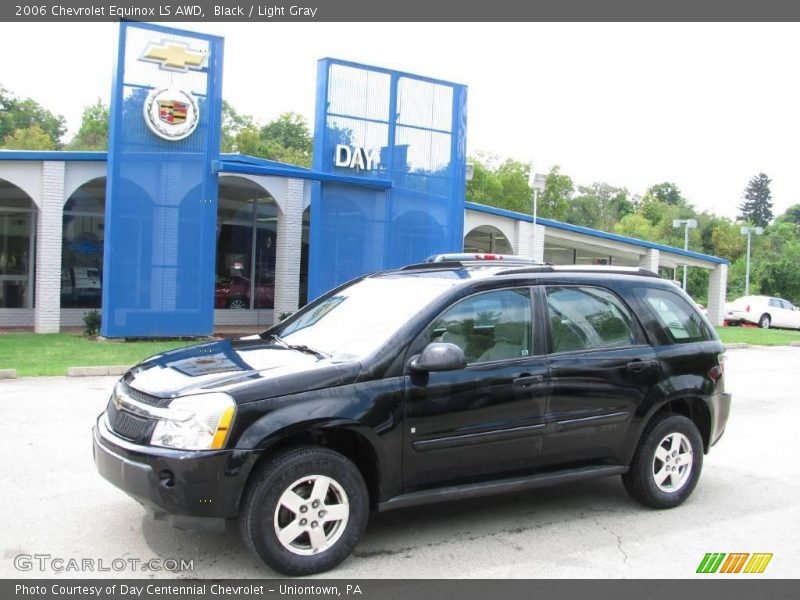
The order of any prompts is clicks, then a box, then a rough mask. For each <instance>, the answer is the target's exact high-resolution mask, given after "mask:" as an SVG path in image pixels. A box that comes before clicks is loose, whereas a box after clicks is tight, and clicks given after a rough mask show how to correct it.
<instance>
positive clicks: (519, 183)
mask: <svg viewBox="0 0 800 600" xmlns="http://www.w3.org/2000/svg"><path fill="white" fill-rule="evenodd" d="M530 172H531V166H530V165H529V164H526V163H523V162H520V161H518V160H514V159H511V158H508V159H506V160H505V161H503V163H502V164H501V165H500V166H499V167H498V168H497V179H498V180H499V181H500V185H501V186H503V192H502V197H503V202H504V203H505V204H506V208H508V209H510V210H515V211H517V212H521V213H530V212H531V210H532V204H531V203H532V201H533V190H531V188H530V186H529V185H528V176H529V175H530Z"/></svg>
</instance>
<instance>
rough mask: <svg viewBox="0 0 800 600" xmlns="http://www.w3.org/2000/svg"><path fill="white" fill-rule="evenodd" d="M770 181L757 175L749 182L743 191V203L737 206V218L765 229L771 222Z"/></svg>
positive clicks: (762, 174) (762, 175)
mask: <svg viewBox="0 0 800 600" xmlns="http://www.w3.org/2000/svg"><path fill="white" fill-rule="evenodd" d="M770 183H772V180H771V179H770V178H769V177H767V176H766V175H765V174H764V173H759V174H758V175H756V176H755V177H753V178H752V179H751V180H750V183H748V184H747V187H746V188H745V190H744V201H743V202H742V203H741V204H740V205H739V218H740V219H741V220H742V221H747V222H750V223H753V224H754V225H758V226H759V227H766V226H767V225H768V224H769V222H770V221H771V220H772V192H771V191H770V189H769V184H770Z"/></svg>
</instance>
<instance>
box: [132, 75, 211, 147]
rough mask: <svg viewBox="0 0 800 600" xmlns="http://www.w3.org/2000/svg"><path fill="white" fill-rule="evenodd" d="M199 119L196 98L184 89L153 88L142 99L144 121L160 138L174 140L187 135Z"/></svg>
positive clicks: (191, 131)
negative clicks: (145, 97)
mask: <svg viewBox="0 0 800 600" xmlns="http://www.w3.org/2000/svg"><path fill="white" fill-rule="evenodd" d="M199 120H200V110H199V109H198V107H197V100H195V98H194V96H192V94H191V93H189V92H186V91H184V90H179V89H176V88H160V89H155V90H152V91H151V92H150V93H149V94H148V95H147V99H146V100H145V101H144V121H145V123H147V126H148V127H149V128H150V131H152V132H153V133H155V134H156V135H157V136H158V137H160V138H162V139H165V140H169V141H176V140H182V139H184V138H187V137H189V136H190V135H192V133H193V132H194V130H195V128H196V127H197V123H198V121H199Z"/></svg>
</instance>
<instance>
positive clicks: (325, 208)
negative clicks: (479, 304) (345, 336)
mask: <svg viewBox="0 0 800 600" xmlns="http://www.w3.org/2000/svg"><path fill="white" fill-rule="evenodd" d="M466 98H467V89H466V87H465V86H463V85H459V84H455V83H450V82H446V81H440V80H436V79H431V78H429V77H421V76H418V75H412V74H409V73H402V72H399V71H392V70H389V69H383V68H380V67H371V66H366V65H361V64H357V63H352V62H346V61H341V60H335V59H330V58H326V59H323V60H321V61H320V62H319V64H318V70H317V110H316V118H315V132H316V136H315V138H314V171H316V172H320V173H323V174H328V175H329V176H336V177H338V178H339V180H338V181H331V179H330V177H327V178H326V177H318V178H317V180H318V181H319V183H315V184H314V186H313V188H312V194H311V228H310V245H309V276H308V279H309V283H308V290H309V298H310V299H313V298H315V297H317V296H319V295H321V294H323V293H325V292H326V291H327V290H329V289H330V288H332V287H334V286H336V285H338V284H340V283H342V282H344V281H347V280H348V279H350V278H352V277H355V276H358V275H362V274H364V273H368V272H370V271H375V270H379V269H386V268H393V267H397V266H401V265H404V264H408V263H411V262H416V261H419V260H422V259H424V258H425V257H427V256H429V255H431V254H437V253H441V252H455V251H460V250H461V248H462V245H463V242H462V240H463V229H464V185H465V182H464V174H465V168H466V127H467V123H466ZM340 146H344V147H345V148H346V150H342V149H341V148H340ZM359 151H360V152H362V154H361V156H357V154H356V153H357V152H359ZM348 157H350V158H352V160H350V161H348V160H347V158H348ZM370 157H371V158H370ZM342 163H348V164H344V165H343V164H342ZM350 181H352V184H350V185H348V184H347V183H348V182H350ZM382 181H389V182H391V187H390V188H388V189H385V190H375V189H369V188H368V187H365V186H370V187H377V186H376V185H375V184H376V183H378V182H382ZM359 183H360V184H361V185H358V184H359Z"/></svg>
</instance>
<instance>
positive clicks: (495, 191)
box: [465, 157, 503, 206]
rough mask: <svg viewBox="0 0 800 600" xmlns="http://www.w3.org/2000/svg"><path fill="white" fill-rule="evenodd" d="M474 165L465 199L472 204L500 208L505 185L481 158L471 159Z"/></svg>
mask: <svg viewBox="0 0 800 600" xmlns="http://www.w3.org/2000/svg"><path fill="white" fill-rule="evenodd" d="M470 162H471V163H472V164H473V167H474V169H473V174H472V179H471V180H470V181H468V182H467V188H466V191H465V197H466V199H467V200H469V201H470V202H478V203H480V204H487V205H492V206H499V204H497V203H498V202H500V199H501V196H502V194H503V184H501V183H500V180H499V179H498V177H497V173H495V172H494V171H493V170H492V169H491V168H490V167H488V166H487V165H485V164H484V163H483V162H482V161H481V159H480V158H477V157H471V158H470Z"/></svg>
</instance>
